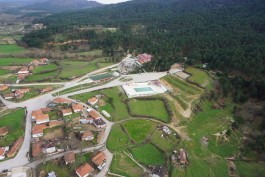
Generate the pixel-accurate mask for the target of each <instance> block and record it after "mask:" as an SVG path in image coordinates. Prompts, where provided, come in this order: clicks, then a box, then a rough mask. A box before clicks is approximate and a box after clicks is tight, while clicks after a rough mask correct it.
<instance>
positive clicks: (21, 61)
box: [0, 58, 33, 66]
mask: <svg viewBox="0 0 265 177" xmlns="http://www.w3.org/2000/svg"><path fill="white" fill-rule="evenodd" d="M32 60H33V59H32V58H0V66H17V65H25V64H28V63H30V62H31V61H32Z"/></svg>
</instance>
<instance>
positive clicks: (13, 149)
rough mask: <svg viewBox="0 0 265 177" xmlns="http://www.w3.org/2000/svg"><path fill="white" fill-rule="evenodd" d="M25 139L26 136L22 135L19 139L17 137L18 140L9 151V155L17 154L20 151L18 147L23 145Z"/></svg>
mask: <svg viewBox="0 0 265 177" xmlns="http://www.w3.org/2000/svg"><path fill="white" fill-rule="evenodd" d="M23 140H24V137H20V138H19V139H17V141H16V142H15V143H14V145H13V146H12V148H11V150H10V151H9V152H8V153H7V157H14V156H15V154H16V153H17V151H18V149H19V148H20V146H21V145H22V143H23Z"/></svg>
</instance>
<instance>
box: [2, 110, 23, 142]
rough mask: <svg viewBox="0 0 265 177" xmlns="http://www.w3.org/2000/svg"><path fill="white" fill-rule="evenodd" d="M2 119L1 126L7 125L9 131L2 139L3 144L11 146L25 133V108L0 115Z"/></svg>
mask: <svg viewBox="0 0 265 177" xmlns="http://www.w3.org/2000/svg"><path fill="white" fill-rule="evenodd" d="M0 120H1V121H0V127H2V126H6V127H7V128H8V131H9V133H8V134H7V135H6V136H5V137H4V138H2V139H0V144H1V146H10V145H12V144H13V143H14V142H15V141H16V140H17V139H18V138H19V137H21V136H23V135H24V123H25V111H24V109H15V110H10V112H9V113H8V114H6V115H3V116H0Z"/></svg>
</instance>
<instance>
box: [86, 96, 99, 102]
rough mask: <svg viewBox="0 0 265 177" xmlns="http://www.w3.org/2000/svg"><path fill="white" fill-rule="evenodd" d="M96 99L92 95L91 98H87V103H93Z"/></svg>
mask: <svg viewBox="0 0 265 177" xmlns="http://www.w3.org/2000/svg"><path fill="white" fill-rule="evenodd" d="M97 101H98V99H97V98H96V97H93V98H90V99H88V102H89V103H95V102H97Z"/></svg>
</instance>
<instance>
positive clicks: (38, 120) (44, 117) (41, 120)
mask: <svg viewBox="0 0 265 177" xmlns="http://www.w3.org/2000/svg"><path fill="white" fill-rule="evenodd" d="M49 120H50V118H49V114H42V115H38V116H36V118H35V121H36V124H37V125H38V124H45V123H48V122H49Z"/></svg>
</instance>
